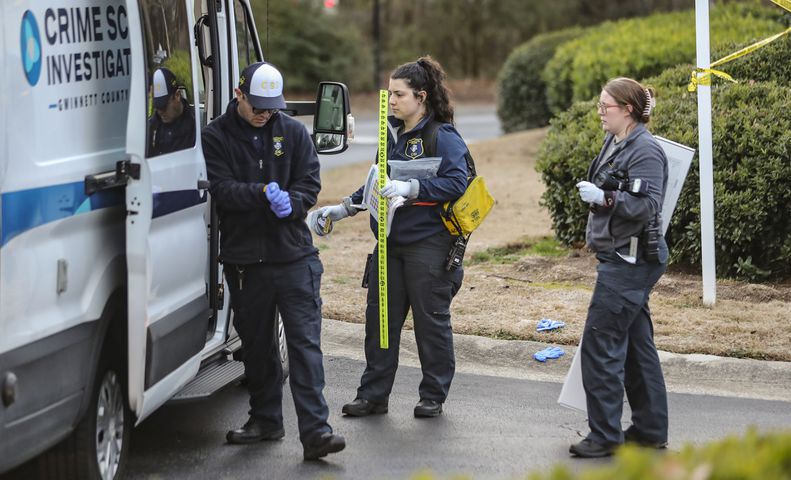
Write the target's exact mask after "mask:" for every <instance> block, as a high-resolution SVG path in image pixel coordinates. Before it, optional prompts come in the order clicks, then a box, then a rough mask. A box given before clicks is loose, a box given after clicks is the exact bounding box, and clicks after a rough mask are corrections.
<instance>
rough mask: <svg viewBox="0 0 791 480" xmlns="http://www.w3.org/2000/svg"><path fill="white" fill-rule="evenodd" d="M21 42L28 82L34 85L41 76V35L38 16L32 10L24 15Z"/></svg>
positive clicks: (23, 63)
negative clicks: (37, 20)
mask: <svg viewBox="0 0 791 480" xmlns="http://www.w3.org/2000/svg"><path fill="white" fill-rule="evenodd" d="M19 43H20V46H21V48H22V68H24V69H25V76H26V77H27V83H29V84H30V86H34V85H36V83H38V78H39V76H41V58H42V56H41V36H39V33H38V23H37V22H36V17H35V16H33V12H31V11H30V10H27V11H26V12H25V14H24V15H23V16H22V26H21V28H20V31H19Z"/></svg>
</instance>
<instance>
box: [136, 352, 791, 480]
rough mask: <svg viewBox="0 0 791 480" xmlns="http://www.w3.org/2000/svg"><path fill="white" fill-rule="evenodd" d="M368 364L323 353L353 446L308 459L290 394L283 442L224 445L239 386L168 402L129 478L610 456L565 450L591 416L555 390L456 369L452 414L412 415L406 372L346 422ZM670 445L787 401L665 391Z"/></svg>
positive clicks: (338, 420)
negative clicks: (563, 401)
mask: <svg viewBox="0 0 791 480" xmlns="http://www.w3.org/2000/svg"><path fill="white" fill-rule="evenodd" d="M362 369H363V363H362V362H360V361H357V360H350V359H346V358H343V357H327V358H326V359H325V370H326V377H327V387H326V389H325V395H326V398H327V401H328V403H329V405H330V423H331V424H332V425H333V427H334V429H335V431H336V432H338V433H340V434H342V435H344V436H345V437H346V439H347V444H348V446H347V448H346V450H344V451H343V452H341V453H338V454H335V455H331V456H329V457H327V460H326V461H322V462H303V461H302V449H301V445H300V443H299V440H298V435H297V428H296V416H295V413H294V407H293V403H292V400H291V395H290V392H289V391H288V388H286V393H285V395H284V418H285V421H286V426H285V428H286V438H285V439H283V440H282V441H279V442H274V443H260V444H255V445H248V446H236V445H227V444H225V440H224V439H225V432H226V430H228V429H229V428H232V427H234V428H235V427H237V426H239V425H241V424H242V423H243V422H244V421H245V420H246V418H247V413H246V412H247V393H246V390H245V389H244V388H243V387H240V386H234V387H231V388H230V389H228V390H225V391H223V392H220V393H218V394H217V395H215V396H214V397H212V398H210V399H208V400H204V401H200V402H195V403H189V404H176V405H166V406H165V407H163V408H162V409H160V410H159V411H157V412H156V413H155V414H154V415H152V416H151V417H150V418H149V419H147V420H145V421H144V422H143V423H142V424H141V425H140V426H139V427H138V428H137V429H135V431H134V432H133V435H132V450H131V453H130V457H129V470H128V474H129V478H132V479H177V478H190V479H203V478H205V479H241V478H272V479H296V478H299V479H303V478H304V479H314V478H338V479H347V478H348V479H380V478H382V479H406V478H410V477H411V475H412V474H414V473H416V472H419V471H423V470H430V471H432V472H435V473H436V474H438V478H448V477H449V476H451V475H454V474H472V475H474V478H476V479H478V478H512V477H513V476H516V475H523V474H525V473H527V472H528V471H532V470H535V469H545V468H547V467H549V466H550V465H553V464H555V463H558V462H562V463H565V464H568V465H569V466H571V468H573V469H575V470H576V469H581V468H583V467H586V466H590V465H596V464H601V463H605V462H606V460H604V461H602V460H597V461H591V460H579V459H571V458H570V457H569V455H568V445H569V444H570V443H572V442H576V441H579V439H580V434H584V433H585V432H586V431H587V426H586V424H585V419H584V417H583V416H582V415H581V414H579V413H576V412H572V411H569V410H566V409H564V408H561V407H559V406H558V405H557V404H556V403H555V400H556V399H557V396H558V393H559V391H560V384H557V383H548V382H536V381H530V380H521V379H514V378H503V377H491V376H483V375H472V374H457V375H456V378H455V380H454V382H453V386H452V388H451V394H450V397H449V399H448V402H447V403H446V406H445V413H444V414H443V415H442V416H441V417H439V418H435V419H415V418H414V417H413V416H412V408H413V406H414V404H415V402H416V401H417V385H418V383H419V381H420V371H419V370H418V369H416V368H411V367H401V368H400V369H399V372H398V376H397V379H396V383H395V387H394V390H393V394H392V396H391V399H390V413H389V414H387V415H382V416H374V417H368V418H345V417H342V416H341V415H340V409H341V406H342V405H343V403H345V402H347V401H349V400H351V399H352V398H354V393H355V389H356V387H357V383H358V381H359V377H360V374H361V373H362ZM670 419H671V433H670V437H671V438H670V443H671V449H672V448H680V446H681V445H682V444H684V443H685V442H706V441H710V440H715V439H720V438H722V437H723V436H725V435H727V434H739V433H743V432H744V431H745V429H746V428H747V427H748V426H750V425H755V426H757V427H758V428H759V429H761V430H769V429H773V428H785V429H788V428H791V404H790V403H785V402H771V401H762V400H749V399H736V398H726V397H714V396H703V395H685V394H671V395H670Z"/></svg>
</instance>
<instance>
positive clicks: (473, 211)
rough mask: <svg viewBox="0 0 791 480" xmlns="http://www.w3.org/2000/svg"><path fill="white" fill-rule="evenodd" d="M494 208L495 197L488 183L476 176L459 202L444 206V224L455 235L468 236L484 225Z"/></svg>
mask: <svg viewBox="0 0 791 480" xmlns="http://www.w3.org/2000/svg"><path fill="white" fill-rule="evenodd" d="M493 206H494V197H492V194H491V193H489V190H488V189H487V188H486V182H485V181H484V180H483V177H478V176H475V177H473V178H472V179H470V181H469V183H468V184H467V190H465V191H464V194H463V195H462V196H461V197H459V198H458V200H456V201H455V202H447V203H445V204H444V205H443V206H442V222H443V223H444V224H445V227H446V228H447V229H448V231H449V232H450V233H452V234H453V235H464V236H467V235H469V234H471V233H472V232H473V231H474V230H475V229H476V228H478V227H479V226H480V225H481V223H483V219H485V218H486V215H488V214H489V212H490V211H491V209H492V207H493Z"/></svg>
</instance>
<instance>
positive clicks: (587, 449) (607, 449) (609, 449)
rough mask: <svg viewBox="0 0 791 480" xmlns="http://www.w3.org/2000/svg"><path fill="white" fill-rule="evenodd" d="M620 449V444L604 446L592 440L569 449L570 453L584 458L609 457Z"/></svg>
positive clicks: (584, 441)
mask: <svg viewBox="0 0 791 480" xmlns="http://www.w3.org/2000/svg"><path fill="white" fill-rule="evenodd" d="M616 448H618V444H612V445H602V444H600V443H597V442H594V441H593V440H591V439H588V438H586V439H584V440H582V441H581V442H580V443H575V444H574V445H572V446H570V447H569V453H570V454H572V455H574V456H576V457H582V458H599V457H609V456H610V455H612V454H613V453H614V452H615V449H616Z"/></svg>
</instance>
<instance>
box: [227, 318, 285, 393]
mask: <svg viewBox="0 0 791 480" xmlns="http://www.w3.org/2000/svg"><path fill="white" fill-rule="evenodd" d="M275 315H276V316H277V322H275V337H276V338H277V353H278V357H279V358H280V366H281V367H282V368H283V384H285V383H286V382H287V381H288V373H289V362H288V344H287V343H286V330H285V328H284V327H283V317H281V316H280V310H279V309H277V308H276V309H275ZM233 359H234V360H236V361H239V362H243V361H244V346H242V347H240V348H239V349H238V350H236V351H235V352H233ZM239 383H240V384H241V385H243V386H247V377H242V379H241V380H240V381H239Z"/></svg>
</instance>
